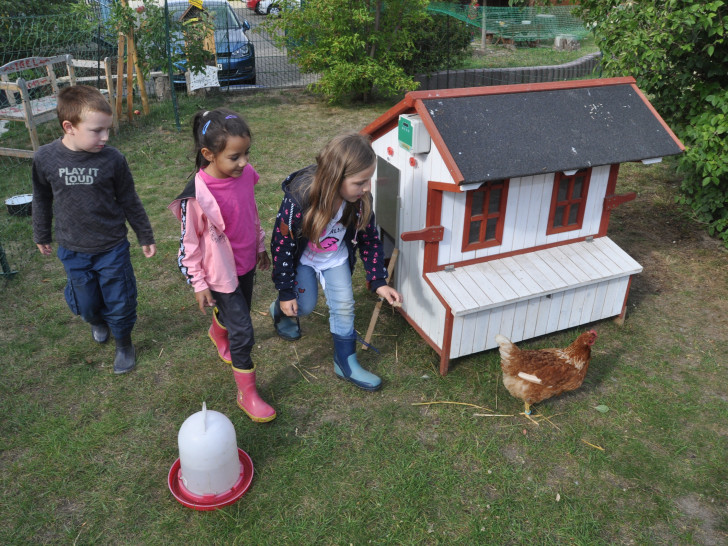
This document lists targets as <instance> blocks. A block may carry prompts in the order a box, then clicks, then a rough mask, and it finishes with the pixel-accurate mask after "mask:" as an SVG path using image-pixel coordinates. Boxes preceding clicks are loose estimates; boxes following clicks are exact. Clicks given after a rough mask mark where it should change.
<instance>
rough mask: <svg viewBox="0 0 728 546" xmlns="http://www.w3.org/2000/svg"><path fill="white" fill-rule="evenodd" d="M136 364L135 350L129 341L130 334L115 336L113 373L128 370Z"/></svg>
mask: <svg viewBox="0 0 728 546" xmlns="http://www.w3.org/2000/svg"><path fill="white" fill-rule="evenodd" d="M134 366H136V350H135V349H134V345H132V343H131V336H125V337H122V338H116V356H115V357H114V373H115V374H122V373H126V372H130V371H132V370H133V369H134Z"/></svg>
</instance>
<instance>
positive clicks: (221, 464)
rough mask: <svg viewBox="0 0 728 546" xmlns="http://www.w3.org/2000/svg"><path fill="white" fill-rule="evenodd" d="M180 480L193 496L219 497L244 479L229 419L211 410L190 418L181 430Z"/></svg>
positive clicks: (205, 408) (204, 406)
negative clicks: (241, 478)
mask: <svg viewBox="0 0 728 546" xmlns="http://www.w3.org/2000/svg"><path fill="white" fill-rule="evenodd" d="M177 441H178V444H179V463H180V480H181V481H182V484H183V485H184V488H185V489H187V490H188V491H189V492H190V493H193V494H195V495H200V496H207V495H220V494H222V493H225V492H228V491H230V489H232V488H233V486H235V485H236V483H237V482H238V481H239V479H240V477H241V461H240V457H239V455H238V446H237V441H236V438H235V427H233V424H232V423H231V422H230V419H228V418H227V417H226V416H224V415H223V414H222V413H219V412H217V411H213V410H208V409H207V407H206V405H205V403H204V402H203V403H202V411H199V412H197V413H195V414H193V415H190V416H189V417H188V418H187V419H186V420H185V422H184V423H182V426H181V427H180V429H179V434H178V436H177Z"/></svg>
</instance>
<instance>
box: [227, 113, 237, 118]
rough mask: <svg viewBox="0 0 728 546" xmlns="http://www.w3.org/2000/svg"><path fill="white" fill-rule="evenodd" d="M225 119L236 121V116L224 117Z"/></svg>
mask: <svg viewBox="0 0 728 546" xmlns="http://www.w3.org/2000/svg"><path fill="white" fill-rule="evenodd" d="M225 119H238V116H233V115H232V114H231V115H229V116H225Z"/></svg>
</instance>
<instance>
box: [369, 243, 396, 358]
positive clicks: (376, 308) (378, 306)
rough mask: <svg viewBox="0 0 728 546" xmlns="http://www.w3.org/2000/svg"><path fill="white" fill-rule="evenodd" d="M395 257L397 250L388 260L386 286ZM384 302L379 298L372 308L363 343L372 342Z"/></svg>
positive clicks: (390, 278) (390, 277) (390, 279)
mask: <svg viewBox="0 0 728 546" xmlns="http://www.w3.org/2000/svg"><path fill="white" fill-rule="evenodd" d="M397 256H399V250H397V249H396V248H395V249H394V250H393V251H392V257H391V258H390V259H389V266H388V267H387V285H390V284H391V283H392V272H393V271H394V264H395V263H397ZM383 302H384V298H379V301H378V302H377V304H376V305H375V306H374V311H373V312H372V318H371V319H370V320H369V328H367V335H366V336H364V341H366V342H367V343H369V342H370V341H371V340H372V335H373V334H374V326H376V324H377V319H378V318H379V311H381V310H382V303H383ZM361 348H362V349H363V350H365V351H366V350H367V348H368V347H367V345H362V346H361Z"/></svg>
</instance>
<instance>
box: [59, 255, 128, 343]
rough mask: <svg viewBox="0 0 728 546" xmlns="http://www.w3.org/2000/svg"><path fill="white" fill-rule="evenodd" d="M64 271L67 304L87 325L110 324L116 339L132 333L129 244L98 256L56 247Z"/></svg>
mask: <svg viewBox="0 0 728 546" xmlns="http://www.w3.org/2000/svg"><path fill="white" fill-rule="evenodd" d="M58 258H59V259H60V260H61V262H62V263H63V267H64V269H65V270H66V277H67V282H66V289H65V291H64V293H65V296H66V303H68V307H69V308H70V309H71V311H72V312H73V313H74V314H75V315H81V318H83V320H85V321H86V322H88V323H90V324H96V325H99V324H103V323H106V324H108V325H109V329H110V330H111V333H112V335H113V336H114V337H115V338H117V339H119V338H123V337H126V336H128V335H130V334H131V331H132V329H133V328H134V324H135V323H136V319H137V313H136V309H137V286H136V278H135V277H134V269H133V268H132V266H131V256H130V254H129V241H124V242H122V243H120V244H118V245H117V246H115V247H114V248H112V249H111V250H107V251H106V252H102V253H100V254H85V253H83V252H74V251H72V250H68V249H66V248H63V247H62V246H60V245H59V246H58Z"/></svg>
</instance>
